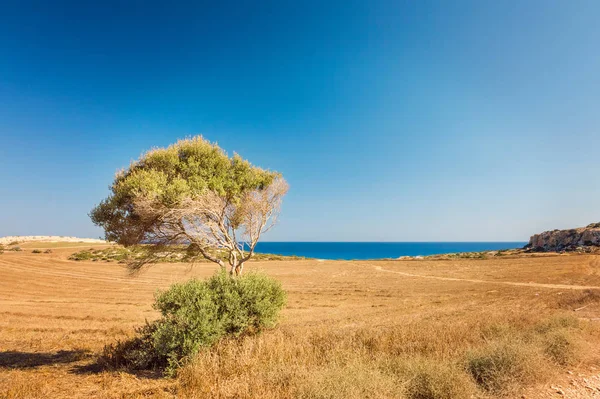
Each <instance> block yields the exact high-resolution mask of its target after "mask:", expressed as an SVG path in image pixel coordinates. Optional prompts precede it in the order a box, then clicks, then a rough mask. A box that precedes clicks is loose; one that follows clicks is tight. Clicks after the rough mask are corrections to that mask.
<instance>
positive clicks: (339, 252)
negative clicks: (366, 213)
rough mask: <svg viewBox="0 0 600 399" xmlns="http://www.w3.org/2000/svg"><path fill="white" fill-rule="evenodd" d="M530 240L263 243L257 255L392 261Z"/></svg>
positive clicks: (516, 244) (514, 245)
mask: <svg viewBox="0 0 600 399" xmlns="http://www.w3.org/2000/svg"><path fill="white" fill-rule="evenodd" d="M526 244H527V241H261V242H259V243H258V244H257V245H256V252H257V253H265V254H276V255H284V256H303V257H307V258H315V259H327V260H367V259H389V258H399V257H401V256H429V255H442V254H448V253H460V252H481V251H497V250H502V249H514V248H522V247H523V246H525V245H526Z"/></svg>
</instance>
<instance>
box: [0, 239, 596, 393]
mask: <svg viewBox="0 0 600 399" xmlns="http://www.w3.org/2000/svg"><path fill="white" fill-rule="evenodd" d="M75 250H76V249H68V248H56V249H54V250H53V252H52V253H50V254H45V253H44V254H32V253H31V252H30V251H23V252H12V251H7V252H5V253H4V254H2V255H0V398H2V399H4V398H36V397H52V398H73V397H86V398H88V397H89V398H150V397H151V398H174V397H179V398H207V397H208V398H211V397H214V398H258V397H266V398H269V397H273V398H297V397H299V398H369V397H371V398H385V397H388V398H403V397H404V398H409V399H411V398H413V399H416V398H420V399H427V398H443V399H451V398H465V397H469V396H471V395H475V396H476V397H480V396H481V397H489V396H503V395H513V394H515V393H516V392H518V391H519V390H520V388H521V387H522V386H526V385H535V384H545V383H550V381H553V380H554V379H555V378H559V377H560V373H561V370H564V369H563V367H565V366H568V367H570V368H575V369H578V370H582V371H585V370H587V367H588V366H589V365H591V364H596V362H597V355H598V353H597V349H596V348H597V347H598V346H597V344H598V343H600V332H599V331H598V328H597V327H596V323H597V322H596V321H593V319H595V318H596V317H597V315H598V311H600V301H597V297H596V291H594V290H592V291H589V292H588V291H587V290H586V289H578V290H569V289H565V288H550V287H546V286H543V287H536V286H510V285H505V284H497V283H495V282H525V283H529V282H536V283H540V284H577V285H586V286H588V285H589V286H596V285H597V284H598V283H600V278H599V277H598V276H599V275H600V273H599V272H600V264H599V262H598V259H600V257H594V256H589V255H580V256H555V257H551V256H547V257H529V258H522V259H521V258H516V259H490V260H470V259H460V260H452V261H448V260H445V261H444V260H442V261H433V260H431V261H430V260H425V261H406V262H400V261H388V262H341V261H340V262H337V261H336V262H333V261H332V262H319V261H309V260H306V261H265V262H255V263H251V264H249V265H248V267H249V268H254V269H261V270H263V271H264V272H266V273H268V274H269V275H271V276H273V277H275V278H277V279H279V280H281V281H282V283H283V285H284V288H285V289H286V290H287V291H288V307H287V308H286V309H285V310H284V315H283V319H282V322H281V325H280V327H279V328H277V329H275V330H272V331H269V332H266V333H264V334H261V335H259V336H255V337H244V338H241V339H239V340H236V341H223V342H221V343H219V344H218V345H217V346H216V347H215V348H213V349H211V350H209V351H206V352H203V353H202V354H201V355H200V356H199V357H198V358H197V359H195V361H194V362H193V363H192V364H190V365H189V366H187V367H185V368H184V369H182V370H181V372H180V373H179V375H178V376H177V378H175V379H163V378H159V376H158V375H157V374H155V373H140V374H132V373H129V372H127V371H118V370H117V371H110V370H102V369H101V368H99V367H98V365H97V359H98V357H99V356H100V354H101V353H102V349H103V347H104V345H106V344H110V343H114V342H115V341H116V340H117V339H124V338H127V337H129V336H131V334H132V333H133V330H134V328H135V327H136V326H139V325H141V324H143V322H144V319H149V320H151V319H153V318H154V317H156V314H155V313H154V311H153V310H152V309H151V303H152V298H153V293H154V292H155V290H156V289H157V288H165V287H167V286H169V285H170V284H171V283H173V282H175V281H182V280H184V279H188V278H190V277H193V276H195V277H203V276H208V275H211V274H212V273H213V272H214V270H215V267H214V266H213V265H211V264H207V263H199V264H197V265H195V266H194V267H191V266H190V265H184V264H160V265H157V266H156V267H153V268H150V269H149V270H148V271H146V272H144V273H142V274H141V275H139V276H138V277H128V274H127V272H126V270H125V269H124V268H123V267H122V266H121V265H118V264H116V263H106V262H101V261H98V262H91V261H90V262H85V261H83V262H74V261H69V260H68V259H67V258H68V256H69V255H70V254H71V253H72V252H74V251H75ZM376 266H377V267H380V268H381V269H382V270H389V271H397V272H403V273H412V274H422V275H427V276H445V277H451V278H456V279H460V278H466V279H475V280H485V281H487V282H486V283H473V282H468V281H460V280H451V281H445V280H437V279H430V278H429V279H427V278H419V277H408V276H405V275H401V274H393V273H385V272H383V271H379V270H377V269H376ZM583 306H585V308H583V309H580V310H577V311H575V309H579V308H581V307H583ZM590 320H592V321H590ZM528 397H530V396H528ZM540 397H541V396H540Z"/></svg>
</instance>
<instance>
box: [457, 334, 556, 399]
mask: <svg viewBox="0 0 600 399" xmlns="http://www.w3.org/2000/svg"><path fill="white" fill-rule="evenodd" d="M543 363H544V360H543V358H541V356H540V354H539V352H538V351H537V350H536V348H535V347H534V346H533V345H531V344H528V343H526V342H523V341H513V342H511V341H506V342H502V341H501V342H491V343H489V344H488V345H486V346H484V347H482V348H479V349H477V350H474V351H470V352H469V353H467V355H466V368H467V370H468V372H469V373H470V374H471V376H472V377H473V379H474V380H475V382H476V383H477V384H478V385H479V386H480V387H482V388H483V389H484V390H486V391H489V392H492V393H504V392H509V391H512V390H514V389H515V388H517V387H518V386H522V385H526V384H528V383H531V382H534V381H536V379H537V378H538V377H540V376H541V374H542V373H543V368H540V367H539V366H540V365H542V364H543Z"/></svg>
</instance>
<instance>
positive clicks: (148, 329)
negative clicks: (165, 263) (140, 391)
mask: <svg viewBox="0 0 600 399" xmlns="http://www.w3.org/2000/svg"><path fill="white" fill-rule="evenodd" d="M284 303H285V292H284V291H283V289H282V288H281V284H280V283H279V282H278V281H276V280H273V279H272V278H269V277H267V276H264V275H261V274H255V273H250V274H248V275H245V276H242V277H239V278H231V277H229V276H228V275H227V274H226V273H225V272H224V271H222V272H219V273H217V274H215V275H214V276H213V277H211V278H210V279H208V280H206V281H200V280H190V281H188V282H186V283H182V284H174V285H173V286H171V288H169V289H168V290H167V291H165V292H162V293H160V294H158V295H157V297H156V302H155V303H154V308H155V309H157V310H159V311H160V312H161V315H162V317H161V318H160V319H158V320H157V321H155V322H153V323H149V324H147V325H146V326H144V327H143V328H141V329H139V330H138V331H137V332H138V334H139V336H138V337H137V338H134V339H133V340H131V341H127V342H119V343H117V344H116V345H114V346H110V347H107V348H106V350H105V354H104V361H105V363H107V364H109V365H112V366H114V367H127V368H131V369H146V368H155V369H166V371H167V374H173V373H175V371H176V370H177V368H178V367H179V366H181V365H182V364H183V363H185V362H186V361H187V360H189V359H190V358H191V357H192V356H193V355H195V354H196V353H197V352H198V351H199V350H200V349H201V348H203V347H209V346H211V345H213V344H214V343H216V342H217V341H218V340H219V339H220V338H223V337H226V336H233V337H238V336H240V335H242V334H252V333H255V332H258V331H260V330H262V329H265V328H271V327H274V326H275V324H276V322H277V319H278V315H279V311H280V310H281V308H282V307H283V305H284Z"/></svg>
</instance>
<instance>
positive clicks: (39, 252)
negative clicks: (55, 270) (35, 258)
mask: <svg viewBox="0 0 600 399" xmlns="http://www.w3.org/2000/svg"><path fill="white" fill-rule="evenodd" d="M31 253H32V254H41V253H42V251H41V250H39V249H34V250H33V251H31Z"/></svg>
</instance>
